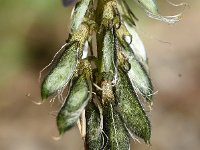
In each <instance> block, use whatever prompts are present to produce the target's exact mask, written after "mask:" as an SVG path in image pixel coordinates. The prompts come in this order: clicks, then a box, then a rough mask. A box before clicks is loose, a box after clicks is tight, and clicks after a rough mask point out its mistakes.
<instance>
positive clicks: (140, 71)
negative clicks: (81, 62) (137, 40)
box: [122, 45, 153, 101]
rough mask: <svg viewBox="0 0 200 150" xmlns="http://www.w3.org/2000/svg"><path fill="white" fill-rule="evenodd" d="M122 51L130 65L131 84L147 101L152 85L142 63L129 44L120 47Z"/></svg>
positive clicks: (151, 93) (150, 98)
mask: <svg viewBox="0 0 200 150" xmlns="http://www.w3.org/2000/svg"><path fill="white" fill-rule="evenodd" d="M122 53H123V54H124V55H125V57H127V59H128V62H129V63H130V65H131V68H130V70H129V71H128V76H129V78H130V80H131V83H132V86H133V87H134V89H135V90H136V92H140V93H141V94H142V95H143V96H144V97H145V98H146V100H147V101H151V100H152V95H153V86H152V83H151V80H150V78H149V76H148V73H147V71H146V70H145V67H144V65H143V64H142V63H141V62H139V61H138V60H137V59H136V57H135V55H134V54H133V52H132V50H131V48H130V47H129V45H127V46H126V47H125V48H124V49H122Z"/></svg>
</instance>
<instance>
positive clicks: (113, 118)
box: [103, 103, 130, 150]
mask: <svg viewBox="0 0 200 150" xmlns="http://www.w3.org/2000/svg"><path fill="white" fill-rule="evenodd" d="M103 117H104V131H105V134H106V135H107V137H108V142H107V145H105V147H106V148H105V149H108V150H129V149H130V138H129V133H128V132H127V130H126V128H125V126H124V124H123V123H122V120H121V118H120V117H119V115H118V113H117V112H116V111H115V110H114V108H113V104H111V103H106V105H104V111H103Z"/></svg>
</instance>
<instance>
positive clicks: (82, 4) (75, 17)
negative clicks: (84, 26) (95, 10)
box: [71, 0, 91, 32]
mask: <svg viewBox="0 0 200 150" xmlns="http://www.w3.org/2000/svg"><path fill="white" fill-rule="evenodd" d="M90 2H91V0H80V1H79V2H77V3H76V6H75V8H74V10H73V11H72V15H71V18H72V19H71V30H72V32H73V31H75V30H77V29H78V27H79V26H80V24H81V23H82V22H83V20H84V17H85V15H86V12H87V10H88V8H89V4H90Z"/></svg>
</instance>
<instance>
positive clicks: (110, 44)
mask: <svg viewBox="0 0 200 150" xmlns="http://www.w3.org/2000/svg"><path fill="white" fill-rule="evenodd" d="M114 56H115V53H114V36H113V33H112V30H107V31H105V34H104V40H103V47H102V50H101V58H102V60H101V66H100V72H101V73H102V74H103V78H105V79H107V80H110V81H112V80H113V75H114V72H115V60H114Z"/></svg>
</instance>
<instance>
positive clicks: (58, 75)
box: [41, 42, 79, 99]
mask: <svg viewBox="0 0 200 150" xmlns="http://www.w3.org/2000/svg"><path fill="white" fill-rule="evenodd" d="M78 51H79V43H78V42H73V43H70V44H69V45H68V46H66V48H65V51H64V52H63V53H62V55H61V57H60V58H59V59H58V60H59V61H58V62H57V64H56V65H55V67H54V68H53V69H52V70H51V71H50V73H49V74H48V75H47V76H46V77H45V78H44V80H43V82H42V85H41V96H42V99H46V98H48V97H49V96H51V95H52V94H54V93H55V92H57V91H58V90H59V89H61V88H63V87H64V86H65V85H67V83H68V82H69V80H70V79H71V77H72V76H73V73H74V70H75V69H76V66H77V64H78Z"/></svg>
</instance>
